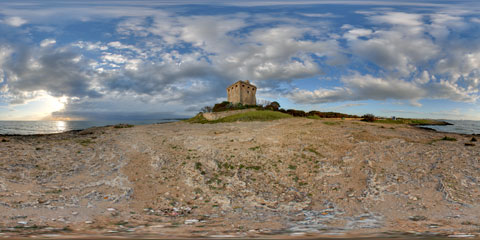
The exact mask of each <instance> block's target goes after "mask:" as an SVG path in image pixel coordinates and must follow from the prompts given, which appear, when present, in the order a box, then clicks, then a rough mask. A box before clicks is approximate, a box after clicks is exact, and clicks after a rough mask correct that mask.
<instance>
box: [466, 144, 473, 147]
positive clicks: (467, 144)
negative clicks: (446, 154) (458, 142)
mask: <svg viewBox="0 0 480 240" xmlns="http://www.w3.org/2000/svg"><path fill="white" fill-rule="evenodd" d="M465 146H471V147H473V146H475V144H474V143H465Z"/></svg>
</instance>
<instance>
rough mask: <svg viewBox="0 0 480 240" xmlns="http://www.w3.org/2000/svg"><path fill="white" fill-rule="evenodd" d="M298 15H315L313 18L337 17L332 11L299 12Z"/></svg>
mask: <svg viewBox="0 0 480 240" xmlns="http://www.w3.org/2000/svg"><path fill="white" fill-rule="evenodd" d="M300 15H302V16H305V17H315V18H332V17H338V16H337V15H335V14H333V13H300Z"/></svg>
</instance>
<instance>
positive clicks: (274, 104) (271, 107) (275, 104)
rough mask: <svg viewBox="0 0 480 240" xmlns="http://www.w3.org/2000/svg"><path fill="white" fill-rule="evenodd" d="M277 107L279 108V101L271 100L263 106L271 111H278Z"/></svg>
mask: <svg viewBox="0 0 480 240" xmlns="http://www.w3.org/2000/svg"><path fill="white" fill-rule="evenodd" d="M279 108H280V103H278V102H271V103H270V104H268V105H267V106H265V109H266V110H272V111H278V109H279Z"/></svg>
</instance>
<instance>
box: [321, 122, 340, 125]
mask: <svg viewBox="0 0 480 240" xmlns="http://www.w3.org/2000/svg"><path fill="white" fill-rule="evenodd" d="M323 124H325V125H329V126H333V125H340V122H323Z"/></svg>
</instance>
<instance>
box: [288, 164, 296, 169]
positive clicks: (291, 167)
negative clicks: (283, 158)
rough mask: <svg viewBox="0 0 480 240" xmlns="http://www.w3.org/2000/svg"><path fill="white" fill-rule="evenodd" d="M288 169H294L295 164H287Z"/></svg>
mask: <svg viewBox="0 0 480 240" xmlns="http://www.w3.org/2000/svg"><path fill="white" fill-rule="evenodd" d="M288 169H290V170H295V169H297V166H295V165H288Z"/></svg>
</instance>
